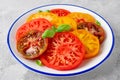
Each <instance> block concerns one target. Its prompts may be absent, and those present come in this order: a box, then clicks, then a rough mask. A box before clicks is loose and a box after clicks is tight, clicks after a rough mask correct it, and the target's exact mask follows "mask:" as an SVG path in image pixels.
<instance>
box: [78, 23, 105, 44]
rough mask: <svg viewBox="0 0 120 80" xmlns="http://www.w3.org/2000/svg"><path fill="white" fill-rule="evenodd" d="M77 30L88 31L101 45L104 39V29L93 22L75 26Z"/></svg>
mask: <svg viewBox="0 0 120 80" xmlns="http://www.w3.org/2000/svg"><path fill="white" fill-rule="evenodd" d="M77 29H85V30H87V31H89V32H90V33H92V34H93V35H95V36H96V37H98V39H99V41H100V43H102V42H103V41H104V39H105V32H104V29H103V28H102V27H101V26H99V25H97V24H95V23H93V22H83V23H80V24H79V25H78V26H77Z"/></svg>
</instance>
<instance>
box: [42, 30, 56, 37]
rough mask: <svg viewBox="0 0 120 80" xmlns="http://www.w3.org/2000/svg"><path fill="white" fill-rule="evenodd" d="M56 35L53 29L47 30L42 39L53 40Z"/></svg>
mask: <svg viewBox="0 0 120 80" xmlns="http://www.w3.org/2000/svg"><path fill="white" fill-rule="evenodd" d="M54 35H55V31H54V30H53V29H51V30H50V29H49V30H46V31H45V32H44V33H43V34H42V38H52V37H53V36H54Z"/></svg>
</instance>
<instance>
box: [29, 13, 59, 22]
mask: <svg viewBox="0 0 120 80" xmlns="http://www.w3.org/2000/svg"><path fill="white" fill-rule="evenodd" d="M57 17H58V16H57V15H55V14H53V13H50V12H37V13H34V14H32V15H30V16H29V17H28V18H27V22H28V21H31V20H33V19H36V18H45V19H47V20H48V21H50V22H52V21H53V19H56V18H57Z"/></svg>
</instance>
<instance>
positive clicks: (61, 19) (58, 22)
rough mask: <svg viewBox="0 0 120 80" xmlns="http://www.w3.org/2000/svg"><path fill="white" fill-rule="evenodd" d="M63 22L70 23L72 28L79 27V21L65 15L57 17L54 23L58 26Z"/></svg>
mask: <svg viewBox="0 0 120 80" xmlns="http://www.w3.org/2000/svg"><path fill="white" fill-rule="evenodd" d="M61 24H68V25H70V26H71V28H72V30H76V29H77V23H76V22H75V21H74V20H73V19H72V18H70V17H66V16H63V17H58V18H57V19H54V21H53V25H55V26H56V27H58V26H59V25H61Z"/></svg>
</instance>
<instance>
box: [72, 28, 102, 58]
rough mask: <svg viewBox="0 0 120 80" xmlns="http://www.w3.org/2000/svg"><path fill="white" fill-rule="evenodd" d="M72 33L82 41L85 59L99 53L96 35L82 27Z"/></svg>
mask: <svg viewBox="0 0 120 80" xmlns="http://www.w3.org/2000/svg"><path fill="white" fill-rule="evenodd" d="M73 34H75V35H76V36H77V37H78V38H79V39H80V40H81V41H82V42H83V44H84V46H85V49H86V53H85V58H86V59H87V58H91V57H94V56H96V55H97V54H98V53H99V49H100V43H99V40H98V38H97V37H96V36H94V35H93V34H91V33H89V32H88V31H86V30H83V29H81V30H76V31H73Z"/></svg>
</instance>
